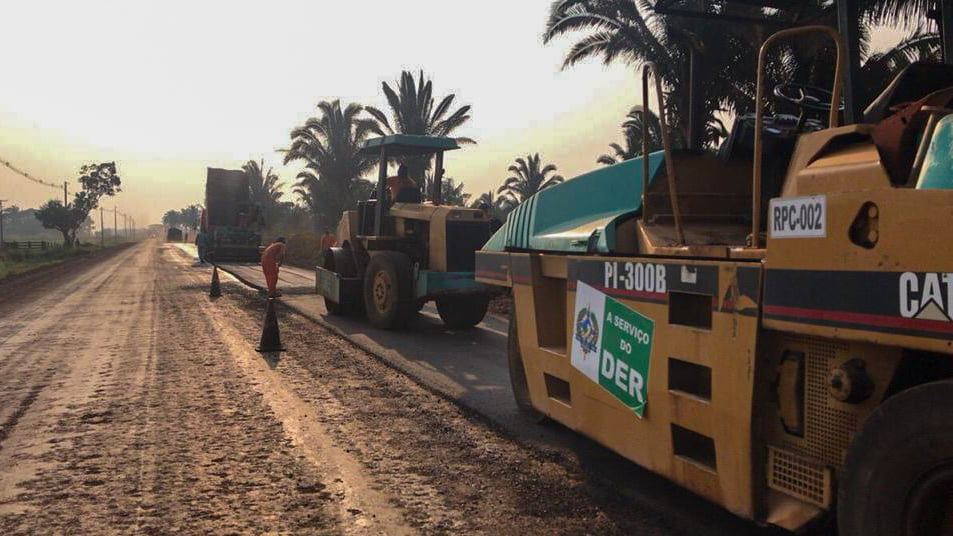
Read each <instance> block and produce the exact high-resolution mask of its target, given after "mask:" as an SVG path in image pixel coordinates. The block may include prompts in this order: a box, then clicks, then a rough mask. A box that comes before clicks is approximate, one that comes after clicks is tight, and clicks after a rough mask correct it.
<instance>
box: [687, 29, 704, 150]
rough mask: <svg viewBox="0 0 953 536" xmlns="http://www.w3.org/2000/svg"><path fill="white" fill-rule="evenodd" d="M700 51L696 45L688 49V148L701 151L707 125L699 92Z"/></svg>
mask: <svg viewBox="0 0 953 536" xmlns="http://www.w3.org/2000/svg"><path fill="white" fill-rule="evenodd" d="M698 61H699V60H698V51H697V50H695V45H694V44H693V45H690V46H689V48H688V148H689V149H700V148H701V146H702V138H703V137H704V132H705V125H704V124H703V123H702V120H701V103H700V102H699V101H700V97H701V92H700V91H699V90H698V86H699V83H700V80H699V78H698Z"/></svg>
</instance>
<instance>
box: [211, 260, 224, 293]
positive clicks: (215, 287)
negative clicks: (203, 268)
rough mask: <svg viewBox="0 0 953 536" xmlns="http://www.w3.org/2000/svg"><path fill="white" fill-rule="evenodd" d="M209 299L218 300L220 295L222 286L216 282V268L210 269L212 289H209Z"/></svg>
mask: <svg viewBox="0 0 953 536" xmlns="http://www.w3.org/2000/svg"><path fill="white" fill-rule="evenodd" d="M208 295H209V297H210V298H218V297H220V296H221V295H222V284H221V283H219V282H218V266H216V267H214V268H212V288H210V289H209V291H208Z"/></svg>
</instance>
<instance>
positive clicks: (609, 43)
mask: <svg viewBox="0 0 953 536" xmlns="http://www.w3.org/2000/svg"><path fill="white" fill-rule="evenodd" d="M933 1H934V0H862V1H861V2H860V4H861V5H860V9H861V14H862V17H861V24H860V28H859V36H860V46H861V51H860V52H861V56H862V57H866V56H867V51H868V50H869V44H870V33H871V32H872V30H873V28H874V27H875V26H876V25H877V24H887V25H891V26H896V25H898V24H899V25H906V26H907V27H908V28H910V27H912V28H913V35H912V36H910V37H908V38H907V39H905V40H904V41H902V42H901V43H900V44H898V45H897V47H896V48H895V49H893V50H891V51H888V52H886V53H884V54H883V55H882V56H881V55H871V56H870V58H868V63H869V62H871V61H873V63H871V64H870V65H869V67H868V66H867V65H865V66H864V68H862V70H861V81H860V83H859V84H858V86H859V87H860V88H863V89H862V90H861V91H862V92H861V94H860V95H859V96H858V98H859V99H860V102H861V104H862V105H866V104H867V103H868V102H870V100H872V99H873V98H874V97H875V96H876V95H877V93H878V92H879V91H880V89H882V88H883V86H884V85H885V84H886V83H887V82H889V80H890V79H891V78H892V77H893V75H895V74H896V72H898V71H899V69H902V68H903V67H904V66H906V65H907V64H909V63H910V62H911V61H913V60H914V59H917V58H925V57H930V56H931V55H933V54H935V53H931V52H930V51H931V50H936V48H938V46H939V38H938V36H936V34H933V33H930V32H928V27H929V26H930V25H931V24H932V23H927V22H926V21H927V17H926V15H927V13H928V10H929V9H930V7H931V4H932V2H933ZM828 7H829V6H827V4H826V3H825V2H823V1H820V0H806V1H805V2H804V3H803V5H802V6H800V7H799V9H800V10H801V12H800V15H799V16H800V20H814V21H815V22H816V23H818V24H828V25H834V24H835V23H836V18H835V15H836V14H835V13H834V12H833V11H832V10H830V9H827V8H828ZM772 16H773V17H780V13H778V14H775V15H772ZM573 32H584V35H583V36H582V37H581V38H580V39H579V40H578V41H577V42H576V43H575V45H574V46H573V47H572V48H571V49H570V51H569V52H568V53H567V54H566V57H565V59H564V62H563V68H567V67H570V66H572V65H574V64H576V63H577V62H579V61H582V60H584V59H588V58H602V60H603V62H605V63H606V64H609V63H612V62H615V61H619V60H621V61H624V62H627V63H631V64H633V65H635V66H641V65H642V64H644V63H645V62H648V61H651V62H654V63H655V64H656V65H657V66H658V68H659V71H660V72H659V75H660V77H661V78H662V81H663V92H664V93H665V102H666V116H667V119H668V121H669V122H670V123H671V124H672V127H673V128H672V130H673V131H674V132H677V133H680V134H681V136H682V137H683V138H684V139H687V138H688V128H687V127H688V124H689V117H688V114H689V104H690V94H689V90H690V85H689V83H688V81H689V72H688V71H689V61H688V60H689V55H690V52H694V54H695V57H696V62H695V65H696V68H697V72H696V80H697V81H698V82H699V87H698V91H699V93H698V99H699V101H698V102H699V103H700V108H701V110H700V112H699V116H700V117H698V121H699V124H701V125H703V126H704V128H703V129H701V132H696V133H695V134H696V136H698V138H697V139H696V140H695V141H696V142H699V143H698V144H699V145H707V146H713V145H714V144H716V143H717V142H718V140H720V139H721V138H722V137H723V136H724V135H726V133H727V130H726V129H725V128H724V125H722V124H721V123H720V121H719V120H718V115H719V114H718V113H719V112H727V113H740V112H746V111H751V110H752V109H753V105H754V93H755V82H754V78H755V72H756V65H757V51H758V47H759V45H760V43H761V42H762V41H763V40H764V38H765V37H766V35H767V33H768V32H770V30H768V29H766V27H765V26H757V25H741V24H737V25H727V24H720V23H719V24H712V23H710V22H708V21H701V20H694V19H687V18H682V17H675V16H667V15H663V14H659V13H656V12H655V9H654V2H653V1H651V0H555V1H554V2H553V4H552V6H551V7H550V14H549V18H548V20H547V23H546V29H545V33H544V35H543V40H544V42H549V41H551V40H553V39H554V38H556V37H559V36H562V35H565V34H568V33H573ZM834 57H835V55H834V51H833V48H832V46H831V45H830V44H829V43H827V42H826V40H811V41H802V42H797V43H791V44H786V45H785V46H784V47H779V48H778V50H776V51H775V52H773V53H772V54H771V55H770V56H769V62H768V66H767V79H768V83H769V84H770V83H772V82H774V83H776V82H777V81H781V80H801V81H806V82H808V83H812V84H814V85H819V86H823V87H829V86H830V83H831V79H832V77H833V61H834ZM885 67H889V68H888V69H884V68H885ZM642 104H643V105H646V104H648V103H642ZM767 106H768V107H769V108H773V105H772V104H771V103H768V104H767ZM673 138H675V136H674V135H673ZM625 152H626V151H625V150H623V153H625Z"/></svg>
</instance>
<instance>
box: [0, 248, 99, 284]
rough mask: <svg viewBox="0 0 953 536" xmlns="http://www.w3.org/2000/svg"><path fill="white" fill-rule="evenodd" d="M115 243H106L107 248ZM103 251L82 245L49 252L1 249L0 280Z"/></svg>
mask: <svg viewBox="0 0 953 536" xmlns="http://www.w3.org/2000/svg"><path fill="white" fill-rule="evenodd" d="M113 245H115V243H111V242H106V248H108V247H110V246H113ZM101 249H103V248H102V247H100V246H99V245H98V244H96V245H93V244H82V245H79V246H76V247H74V248H64V247H60V246H57V247H54V248H52V249H47V250H45V251H44V250H38V249H34V250H16V249H0V280H3V279H4V278H6V277H8V276H11V275H16V274H22V273H24V272H29V271H31V270H36V269H37V268H42V267H44V266H50V265H53V264H59V263H61V262H66V261H68V260H70V259H73V258H76V257H81V256H84V255H89V254H90V253H93V252H95V251H99V250H101Z"/></svg>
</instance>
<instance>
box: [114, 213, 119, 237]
mask: <svg viewBox="0 0 953 536" xmlns="http://www.w3.org/2000/svg"><path fill="white" fill-rule="evenodd" d="M117 210H118V209H116V207H115V206H114V207H113V240H115V241H116V242H119V232H118V231H117V229H118V228H119V226H118V225H116V222H117V221H119V219H118V218H117V217H116V214H117Z"/></svg>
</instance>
